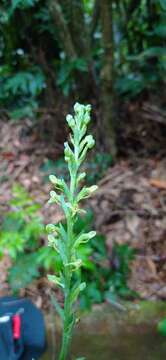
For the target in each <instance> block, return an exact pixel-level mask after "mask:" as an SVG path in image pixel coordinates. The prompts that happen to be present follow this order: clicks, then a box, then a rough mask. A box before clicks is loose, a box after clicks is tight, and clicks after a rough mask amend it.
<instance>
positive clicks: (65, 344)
mask: <svg viewBox="0 0 166 360" xmlns="http://www.w3.org/2000/svg"><path fill="white" fill-rule="evenodd" d="M76 175H77V169H75V172H74V173H73V174H71V180H70V191H71V203H73V202H74V194H75V190H76ZM67 235H68V236H67V261H68V263H69V264H70V262H71V261H72V243H73V222H72V218H71V216H69V217H68V219H67ZM64 277H65V301H64V321H63V335H62V344H61V351H60V355H59V360H65V359H66V358H67V355H68V353H69V348H70V342H71V337H72V331H73V327H74V324H75V318H74V314H73V310H72V306H71V303H70V294H71V278H72V270H70V267H68V268H67V267H66V268H65V269H64Z"/></svg>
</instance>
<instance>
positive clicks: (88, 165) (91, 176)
mask: <svg viewBox="0 0 166 360" xmlns="http://www.w3.org/2000/svg"><path fill="white" fill-rule="evenodd" d="M111 165H112V157H111V155H110V154H107V153H99V152H96V153H95V154H94V156H93V158H90V159H89V160H87V161H85V163H84V165H83V171H85V172H86V173H87V175H86V181H87V184H88V185H92V184H94V183H97V182H98V181H99V180H100V179H101V178H102V177H103V176H104V174H105V172H106V170H107V169H108V168H109V167H110V166H111ZM41 171H42V172H43V173H44V174H45V175H44V178H45V180H46V181H48V177H49V174H51V173H52V174H53V173H55V174H56V175H57V176H58V177H63V178H64V179H65V180H68V173H67V166H66V162H65V161H64V159H63V157H62V158H59V159H57V160H56V161H53V160H50V159H48V160H46V161H45V163H44V164H43V165H42V166H41Z"/></svg>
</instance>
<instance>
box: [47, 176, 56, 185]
mask: <svg viewBox="0 0 166 360" xmlns="http://www.w3.org/2000/svg"><path fill="white" fill-rule="evenodd" d="M49 180H50V181H51V183H52V184H54V185H57V182H58V179H57V177H56V176H55V175H50V176H49Z"/></svg>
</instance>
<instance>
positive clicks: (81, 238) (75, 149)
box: [46, 103, 97, 360]
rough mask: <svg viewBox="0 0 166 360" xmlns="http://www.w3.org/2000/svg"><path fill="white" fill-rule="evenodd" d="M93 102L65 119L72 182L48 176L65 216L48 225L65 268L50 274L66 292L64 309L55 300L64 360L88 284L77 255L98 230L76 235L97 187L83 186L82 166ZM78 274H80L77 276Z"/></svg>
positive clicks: (77, 106) (89, 141) (50, 240)
mask: <svg viewBox="0 0 166 360" xmlns="http://www.w3.org/2000/svg"><path fill="white" fill-rule="evenodd" d="M90 111H91V106H90V105H86V106H84V105H81V104H79V103H76V104H75V105H74V116H72V115H67V117H66V121H67V123H68V126H69V127H70V129H71V134H70V144H69V143H68V142H65V144H64V157H65V161H66V162H67V166H68V170H69V175H70V183H69V185H68V184H67V183H66V182H65V181H64V179H63V178H62V179H59V178H57V177H56V176H55V175H50V177H49V179H50V181H51V183H52V184H53V186H54V190H52V191H51V192H50V200H49V203H50V204H53V203H56V204H58V205H60V206H61V208H62V210H63V213H64V216H65V219H66V227H65V226H64V225H63V224H62V223H58V224H56V225H54V224H48V225H47V227H46V229H47V232H48V234H49V235H48V244H49V246H52V247H53V248H54V249H55V251H56V252H57V253H58V254H59V256H60V258H61V261H62V268H61V271H59V273H58V274H56V275H48V278H49V280H50V281H52V282H54V283H55V284H56V285H57V286H58V287H60V288H61V289H62V291H63V294H64V307H63V308H62V307H61V306H60V305H59V303H58V302H57V301H56V300H55V301H54V303H55V306H56V310H57V312H58V313H59V315H60V317H61V319H62V322H63V338H62V346H61V351H60V355H59V360H65V359H66V357H67V355H68V351H69V346H70V342H71V336H72V331H73V327H74V325H75V323H76V320H77V317H76V306H75V304H76V303H77V299H78V296H79V293H80V291H82V290H84V289H85V287H86V283H85V282H81V277H80V270H81V269H80V268H81V265H82V260H81V259H80V258H79V256H78V251H77V250H78V248H79V246H80V244H83V243H86V242H88V241H89V240H90V239H91V238H93V237H94V236H95V235H96V232H95V231H90V232H88V233H83V232H81V233H80V234H78V235H76V234H75V232H74V224H75V222H76V220H77V215H78V214H80V213H84V212H85V210H83V209H81V208H80V202H81V200H83V199H86V198H88V197H89V196H90V195H91V194H92V193H93V192H94V191H95V190H96V189H97V186H96V185H93V186H90V187H87V186H83V187H82V188H81V189H80V184H81V182H82V181H83V180H84V179H85V177H86V173H85V172H81V170H80V167H81V165H82V163H83V161H84V160H85V157H86V154H87V151H88V150H89V149H91V148H92V147H93V146H94V144H95V141H94V139H93V136H92V135H86V132H87V126H88V124H89V122H90ZM77 273H78V275H79V276H78V275H77Z"/></svg>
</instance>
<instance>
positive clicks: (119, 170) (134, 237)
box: [0, 105, 166, 302]
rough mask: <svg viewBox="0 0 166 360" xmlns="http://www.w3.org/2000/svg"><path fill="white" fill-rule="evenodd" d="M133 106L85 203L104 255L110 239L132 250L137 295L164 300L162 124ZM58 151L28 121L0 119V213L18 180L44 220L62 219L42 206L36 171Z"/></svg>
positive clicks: (2, 267) (2, 265) (1, 264)
mask: <svg viewBox="0 0 166 360" xmlns="http://www.w3.org/2000/svg"><path fill="white" fill-rule="evenodd" d="M135 110H136V109H135V108H133V105H132V106H131V105H130V108H129V109H128V110H127V113H126V114H127V116H128V125H127V126H125V128H124V127H122V129H121V131H120V132H119V140H118V142H119V149H120V151H119V158H118V159H117V162H116V164H115V165H113V166H111V167H110V168H108V169H107V171H106V173H105V175H104V177H103V178H102V179H101V180H100V182H99V184H98V185H99V189H98V191H97V192H96V194H95V195H94V197H93V198H92V199H91V200H89V205H90V206H91V207H92V208H93V210H94V214H95V227H96V229H97V230H98V231H99V232H101V233H103V234H105V235H106V239H107V240H106V241H107V247H108V255H109V254H110V255H111V250H112V245H113V243H114V242H115V241H116V242H117V243H119V244H122V243H127V244H130V245H131V246H132V247H134V248H136V249H137V253H136V257H135V260H134V262H133V264H132V271H131V276H130V279H129V285H130V287H131V288H132V289H134V290H136V291H137V292H138V293H139V294H140V296H141V297H142V298H145V299H166V157H165V141H164V138H165V133H164V132H165V130H166V126H165V124H164V125H161V124H160V121H159V123H158V122H155V121H154V119H153V120H149V118H148V116H145V115H146V114H147V112H146V109H145V111H144V112H143V111H141V113H138V112H136V111H135ZM135 114H137V116H135ZM142 114H143V115H142ZM141 116H143V117H142V118H141ZM149 116H151V117H152V116H154V111H153V112H152V115H149ZM138 118H139V121H138ZM143 119H144V121H143ZM145 119H147V120H146V121H145ZM158 149H159V150H158ZM62 151H63V144H62V143H59V144H56V146H54V147H52V146H49V145H48V143H46V142H45V141H44V140H41V139H40V136H39V133H38V130H37V129H36V127H34V128H33V127H32V126H31V122H30V121H29V120H25V121H22V122H18V123H14V122H11V121H9V122H6V121H5V122H4V121H1V122H0V214H1V215H0V217H1V216H3V214H4V212H5V211H7V210H8V205H7V204H8V201H9V200H10V199H11V196H12V186H13V183H14V182H19V183H20V184H22V185H23V186H24V187H25V188H26V189H27V191H28V192H29V193H30V194H31V195H32V197H33V198H34V201H36V202H38V203H40V204H41V214H42V216H43V219H44V223H48V222H51V221H53V222H56V221H59V220H60V219H61V218H62V214H61V213H60V211H59V209H58V208H54V209H52V208H51V207H49V206H48V205H47V200H48V194H49V189H50V185H49V184H48V182H45V181H44V174H43V172H42V171H41V166H42V165H43V164H44V163H45V162H46V161H47V160H48V159H50V158H51V159H53V160H56V159H58V157H59V155H60V154H61V153H62ZM8 263H9V259H8V257H7V255H6V257H4V259H3V260H2V261H0V272H1V274H2V275H1V289H0V294H1V295H2V294H4V293H5V291H6V276H7V270H6V269H7V267H8ZM3 285H4V286H3ZM39 302H40V301H39Z"/></svg>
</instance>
